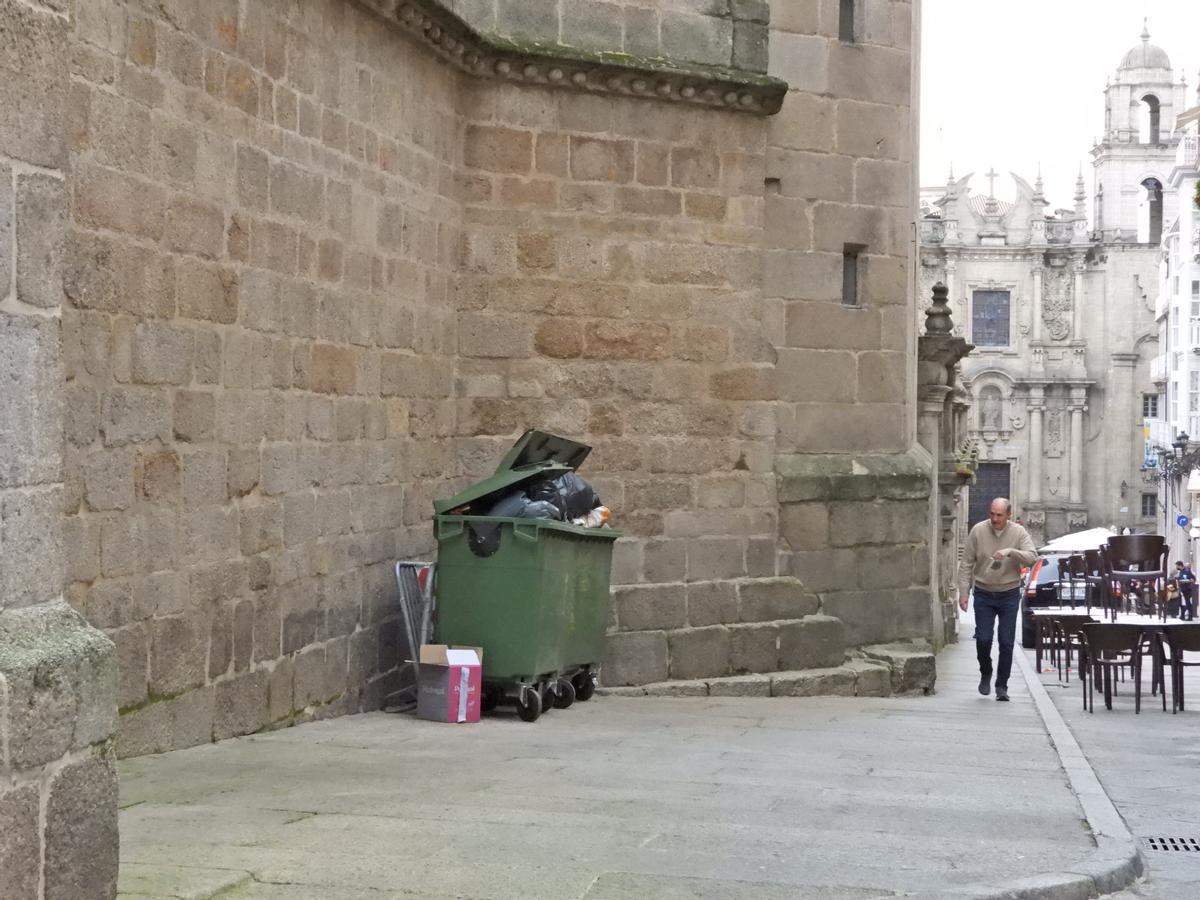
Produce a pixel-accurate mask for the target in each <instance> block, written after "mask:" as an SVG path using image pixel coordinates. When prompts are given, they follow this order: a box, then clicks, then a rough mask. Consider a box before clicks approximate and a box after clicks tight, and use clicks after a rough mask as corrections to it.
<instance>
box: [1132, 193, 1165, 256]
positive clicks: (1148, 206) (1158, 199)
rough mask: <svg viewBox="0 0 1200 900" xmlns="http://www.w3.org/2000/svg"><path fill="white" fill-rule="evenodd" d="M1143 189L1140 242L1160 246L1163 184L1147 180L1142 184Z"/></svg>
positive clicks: (1139, 220)
mask: <svg viewBox="0 0 1200 900" xmlns="http://www.w3.org/2000/svg"><path fill="white" fill-rule="evenodd" d="M1142 188H1143V189H1144V190H1145V194H1144V195H1143V197H1142V202H1141V209H1140V210H1139V216H1138V241H1139V242H1140V243H1143V244H1147V243H1148V244H1158V243H1160V242H1161V241H1162V225H1163V187H1162V182H1161V181H1159V180H1158V179H1157V178H1147V179H1146V180H1145V181H1143V182H1142Z"/></svg>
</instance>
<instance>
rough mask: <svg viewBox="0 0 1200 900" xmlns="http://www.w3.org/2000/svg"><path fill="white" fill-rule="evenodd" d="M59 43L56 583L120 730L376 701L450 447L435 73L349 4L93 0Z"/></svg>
mask: <svg viewBox="0 0 1200 900" xmlns="http://www.w3.org/2000/svg"><path fill="white" fill-rule="evenodd" d="M85 9H86V11H85ZM70 46H71V55H72V67H73V70H74V72H75V73H76V74H75V77H74V78H73V80H72V83H71V90H70V96H69V104H68V116H69V129H70V140H71V156H72V165H73V177H72V190H71V198H70V224H69V234H68V243H67V249H66V256H67V265H66V273H65V277H64V279H63V294H64V296H65V300H66V307H65V310H64V315H63V327H64V334H65V348H66V352H65V367H66V377H67V409H66V416H65V429H66V438H67V451H66V452H67V470H68V473H69V476H68V491H67V498H66V504H65V505H66V508H67V512H68V515H67V519H66V533H67V535H68V540H67V548H68V552H67V582H68V588H67V596H68V598H69V600H70V601H71V603H72V604H73V605H75V606H76V607H77V608H78V609H80V610H82V611H83V612H84V613H85V615H86V616H87V618H88V620H89V621H90V622H91V623H92V624H93V625H95V626H97V627H99V628H102V629H104V630H105V631H106V633H108V634H109V635H110V637H111V638H112V639H113V641H114V642H115V643H116V645H117V649H118V655H119V659H120V668H119V671H120V677H119V683H118V693H117V699H118V703H119V705H120V707H121V711H122V716H121V727H120V732H119V738H118V750H119V752H120V753H121V754H122V755H130V754H141V753H149V752H157V751H162V750H170V749H176V748H179V747H185V746H189V745H192V744H196V743H203V742H207V741H211V740H219V739H221V738H224V737H230V736H232V735H237V734H244V733H247V732H251V731H256V730H258V729H261V728H264V727H268V726H272V725H280V724H286V723H290V722H295V721H302V720H306V719H310V718H315V717H323V716H328V715H336V714H341V713H345V712H353V711H357V710H360V709H367V708H376V707H378V706H379V705H381V703H382V702H383V700H384V698H385V697H386V696H387V695H388V694H389V693H390V692H392V691H394V690H395V689H396V688H398V687H399V686H400V683H399V672H400V669H399V666H400V662H401V660H402V658H403V657H404V656H406V650H405V649H404V648H401V647H400V646H399V644H398V629H397V618H396V597H395V593H394V586H393V581H392V574H391V563H392V562H393V561H394V560H395V559H396V558H397V557H398V556H405V557H410V556H419V555H422V554H427V553H428V552H429V550H430V544H431V535H430V529H429V511H430V501H431V499H432V498H433V497H434V496H437V495H438V494H440V493H442V492H444V491H445V490H447V489H448V487H447V479H450V478H453V477H454V476H456V475H457V474H459V472H460V471H461V468H460V467H461V462H460V460H461V455H460V453H459V448H458V446H457V444H456V443H455V432H454V428H453V422H454V418H455V402H454V388H455V372H454V369H455V364H454V354H455V353H456V345H457V337H456V332H457V321H456V314H455V308H454V307H455V280H454V269H455V265H456V260H457V256H458V247H459V224H458V222H459V215H460V214H459V202H458V200H457V194H458V193H459V192H460V191H461V190H462V185H461V183H460V179H459V177H458V172H457V166H456V163H457V159H458V157H459V155H460V153H461V149H460V143H461V140H460V139H461V134H462V129H461V125H460V120H459V116H458V114H457V112H456V107H457V104H458V97H459V93H460V90H461V86H460V82H459V79H458V78H457V77H456V76H455V75H454V74H453V73H452V72H448V71H447V70H446V68H445V67H444V66H443V65H442V64H441V63H440V62H438V61H437V60H436V59H434V58H433V57H432V56H431V55H430V54H428V53H425V52H422V51H421V50H420V49H419V48H416V47H414V46H411V45H410V44H409V43H408V42H407V40H406V38H404V37H403V36H402V35H399V34H397V32H396V29H395V28H394V27H393V26H389V25H388V24H387V23H386V22H384V21H383V20H381V19H380V18H379V17H377V16H375V15H372V14H370V13H368V12H366V11H364V10H363V9H361V8H359V7H357V6H355V5H353V4H350V3H347V2H345V0H318V2H312V3H304V4H296V3H284V2H279V3H272V2H257V0H255V2H250V0H246V2H238V0H220V2H214V3H203V4H196V3H184V2H180V3H165V4H157V3H118V2H104V3H91V4H87V5H86V7H85V6H83V5H81V6H80V8H79V10H78V15H77V16H76V17H75V19H74V20H73V22H72V31H71V44H70ZM135 198H136V199H135Z"/></svg>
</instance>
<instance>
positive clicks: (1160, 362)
mask: <svg viewBox="0 0 1200 900" xmlns="http://www.w3.org/2000/svg"><path fill="white" fill-rule="evenodd" d="M1150 380H1151V381H1166V380H1167V354H1165V353H1160V354H1159V355H1158V356H1155V357H1153V358H1152V359H1151V360H1150Z"/></svg>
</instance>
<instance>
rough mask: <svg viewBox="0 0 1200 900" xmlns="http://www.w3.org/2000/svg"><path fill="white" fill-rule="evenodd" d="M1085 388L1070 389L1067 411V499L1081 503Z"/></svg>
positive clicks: (1085, 404) (1085, 405) (1085, 406)
mask: <svg viewBox="0 0 1200 900" xmlns="http://www.w3.org/2000/svg"><path fill="white" fill-rule="evenodd" d="M1086 400H1087V388H1085V387H1082V388H1078V387H1073V388H1071V400H1070V403H1069V404H1068V407H1067V408H1068V409H1069V410H1070V412H1071V484H1070V487H1069V490H1068V494H1067V499H1068V500H1069V501H1070V502H1071V503H1082V502H1083V413H1084V411H1085V410H1086V409H1087V403H1086Z"/></svg>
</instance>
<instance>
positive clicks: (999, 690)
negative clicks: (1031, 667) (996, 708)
mask: <svg viewBox="0 0 1200 900" xmlns="http://www.w3.org/2000/svg"><path fill="white" fill-rule="evenodd" d="M996 699H997V700H1004V701H1005V702H1007V701H1008V688H1006V687H1000V685H996Z"/></svg>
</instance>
